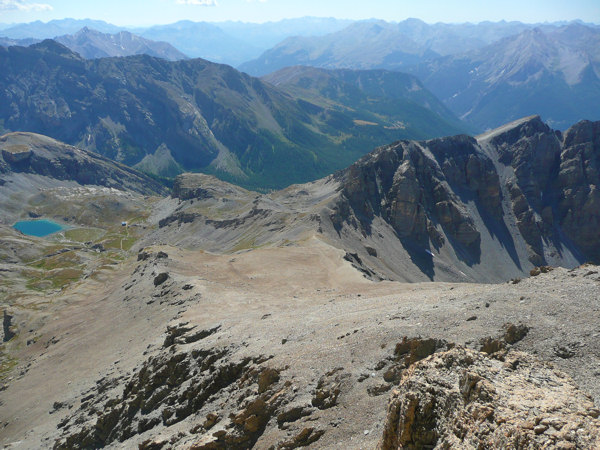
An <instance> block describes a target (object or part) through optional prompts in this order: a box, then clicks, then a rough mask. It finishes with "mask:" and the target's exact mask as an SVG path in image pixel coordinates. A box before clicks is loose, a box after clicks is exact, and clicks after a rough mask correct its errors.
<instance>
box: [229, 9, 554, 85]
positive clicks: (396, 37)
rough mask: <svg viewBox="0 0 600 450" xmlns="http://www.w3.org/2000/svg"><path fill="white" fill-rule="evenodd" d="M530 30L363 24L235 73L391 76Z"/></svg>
mask: <svg viewBox="0 0 600 450" xmlns="http://www.w3.org/2000/svg"><path fill="white" fill-rule="evenodd" d="M549 27H550V28H553V27H552V26H549ZM530 28H533V25H530V24H524V23H521V22H504V21H501V22H481V23H479V24H470V23H465V24H445V23H436V24H427V23H425V22H423V21H422V20H419V19H407V20H404V21H402V22H399V23H390V22H386V21H383V20H367V21H360V22H355V23H352V24H349V25H348V26H347V27H346V28H344V29H341V30H338V31H336V32H333V33H330V34H327V35H325V36H317V35H313V36H292V37H289V38H287V39H285V40H283V41H282V42H280V43H278V44H277V45H276V46H274V47H273V48H271V49H269V50H267V51H266V52H264V53H263V54H262V55H261V56H260V57H259V58H257V59H255V60H252V61H248V62H246V63H244V64H242V65H241V66H240V69H241V70H244V71H247V72H248V73H250V74H252V75H264V74H267V73H270V72H273V71H275V70H279V69H281V68H283V67H287V66H294V65H299V64H302V65H310V66H315V67H326V68H351V69H373V68H383V69H392V70H396V69H403V68H405V67H407V66H409V65H411V64H414V63H415V62H418V61H422V60H424V59H430V58H434V57H436V56H440V55H451V54H456V53H463V52H466V51H470V50H474V49H478V48H480V47H484V46H485V45H488V44H491V43H492V42H495V41H497V40H499V39H502V38H504V37H507V36H511V35H515V34H518V33H520V32H522V31H524V30H527V29H530Z"/></svg>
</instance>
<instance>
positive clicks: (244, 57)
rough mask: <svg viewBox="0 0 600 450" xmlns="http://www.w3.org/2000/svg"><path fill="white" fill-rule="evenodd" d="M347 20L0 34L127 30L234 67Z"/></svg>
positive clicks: (28, 29)
mask: <svg viewBox="0 0 600 450" xmlns="http://www.w3.org/2000/svg"><path fill="white" fill-rule="evenodd" d="M350 23H352V21H350V20H339V19H333V18H318V17H304V18H298V19H286V20H281V21H278V22H266V23H262V24H256V23H244V22H221V23H209V22H192V21H188V20H183V21H179V22H176V23H173V24H168V25H156V26H152V27H148V28H141V27H137V28H128V27H119V26H116V25H112V24H109V23H106V22H103V21H100V20H90V19H83V20H75V19H62V20H51V21H50V22H47V23H44V22H41V21H36V22H31V23H25V24H16V25H5V26H4V27H0V36H5V37H7V38H9V39H25V38H33V39H37V40H38V41H40V40H43V39H54V38H56V37H57V36H63V35H70V34H75V33H77V32H79V31H80V30H81V29H82V28H86V27H87V28H89V29H93V30H97V31H99V32H101V33H109V34H116V33H119V32H121V31H128V32H130V33H133V34H136V35H139V36H141V37H144V38H146V39H150V40H155V41H164V42H168V43H170V44H171V45H173V46H174V47H175V48H177V49H178V50H179V51H181V52H183V53H184V54H186V55H187V56H189V57H192V58H196V57H200V58H204V59H208V60H210V61H214V62H220V63H225V64H230V65H233V66H236V65H238V64H241V63H243V62H245V61H248V60H249V59H253V58H257V57H258V56H259V55H260V54H261V53H262V52H264V51H265V50H267V49H268V48H270V47H272V46H274V45H276V44H277V43H278V42H280V41H282V40H283V39H285V38H286V37H289V36H309V35H310V36H320V35H324V34H328V33H332V32H335V31H338V30H340V29H342V28H344V27H346V26H347V25H349V24H350ZM11 45H12V44H11Z"/></svg>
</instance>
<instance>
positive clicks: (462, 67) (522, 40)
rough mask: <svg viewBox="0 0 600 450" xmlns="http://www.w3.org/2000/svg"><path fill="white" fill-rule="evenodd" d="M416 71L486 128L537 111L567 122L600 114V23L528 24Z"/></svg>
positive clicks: (550, 120) (460, 112)
mask: <svg viewBox="0 0 600 450" xmlns="http://www.w3.org/2000/svg"><path fill="white" fill-rule="evenodd" d="M412 72H413V73H414V74H416V75H417V76H418V77H419V78H420V79H421V80H422V81H423V82H424V84H425V85H426V86H427V87H428V88H429V89H431V90H432V91H433V92H434V93H435V94H436V95H437V96H438V97H439V98H440V99H442V100H443V101H444V103H445V104H446V105H447V106H448V107H449V108H450V109H452V110H453V111H454V112H455V113H456V114H458V115H459V116H460V117H462V118H464V119H465V120H467V121H469V122H471V123H473V124H475V125H476V126H478V127H479V128H481V129H485V128H492V127H496V126H499V125H501V124H502V123H505V122H507V121H510V120H513V119H515V118H516V117H519V116H523V115H528V114H537V113H539V114H541V115H542V116H543V117H544V119H545V120H547V121H548V123H550V124H551V125H552V126H554V127H556V128H559V129H565V128H567V127H568V126H569V125H570V124H572V123H574V122H576V121H578V120H581V119H598V118H600V110H599V109H598V106H597V105H598V102H599V101H600V78H599V77H600V30H598V29H596V28H591V27H587V26H585V25H582V24H571V25H568V26H565V27H561V28H558V29H551V30H547V31H544V30H543V29H541V28H535V29H532V30H526V31H524V32H522V33H520V34H518V35H517V36H512V37H507V38H505V39H502V40H500V41H498V42H496V43H494V44H491V45H489V46H486V47H484V48H481V49H479V50H476V51H473V52H469V53H464V54H461V55H458V56H448V57H445V58H442V59H437V60H435V61H431V62H428V63H424V64H422V65H420V66H418V67H417V68H416V70H414V71H412Z"/></svg>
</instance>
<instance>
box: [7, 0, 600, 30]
mask: <svg viewBox="0 0 600 450" xmlns="http://www.w3.org/2000/svg"><path fill="white" fill-rule="evenodd" d="M303 16H317V17H338V18H348V19H367V18H373V17H375V18H380V19H385V20H389V21H400V20H404V19H406V18H408V17H417V18H419V19H422V20H424V21H425V22H429V23H433V22H480V21H483V20H491V21H498V20H502V19H504V20H520V21H522V22H530V23H531V22H546V21H547V22H553V21H559V20H573V19H582V20H584V21H585V22H594V23H600V0H502V1H499V0H103V1H96V0H0V23H15V22H32V21H34V20H42V21H44V22H47V21H49V20H52V19H63V18H66V17H72V18H76V19H84V18H91V19H99V20H105V21H107V22H110V23H114V24H116V25H149V24H158V23H171V22H176V21H178V20H182V19H188V20H194V21H211V22H213V21H216V22H218V21H225V20H241V21H244V22H266V21H275V20H280V19H283V18H286V17H303Z"/></svg>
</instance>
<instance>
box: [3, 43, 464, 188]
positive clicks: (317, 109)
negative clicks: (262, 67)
mask: <svg viewBox="0 0 600 450" xmlns="http://www.w3.org/2000/svg"><path fill="white" fill-rule="evenodd" d="M32 59H36V61H38V65H39V67H40V70H39V71H37V72H35V73H33V72H32V71H31V67H30V65H29V62H30V61H31V60H32ZM0 60H1V61H2V64H3V65H4V67H5V70H4V71H3V73H2V74H0V85H2V86H3V87H4V90H3V92H2V94H0V97H2V102H1V104H0V117H2V118H3V119H4V121H3V124H2V126H3V127H4V129H7V130H26V131H34V132H39V133H42V134H48V135H51V136H52V137H54V138H57V139H60V140H62V141H64V142H67V143H71V144H78V145H81V146H82V147H84V148H87V149H91V150H94V151H97V152H99V153H101V154H104V155H106V156H108V157H110V158H112V159H115V160H118V161H121V162H125V163H127V164H129V165H135V164H137V163H140V162H141V161H142V160H143V159H144V158H145V157H146V156H147V155H153V154H155V153H156V152H157V150H158V149H159V148H161V146H162V145H163V144H164V145H165V146H166V148H167V149H168V150H169V151H168V152H166V151H164V149H163V150H161V151H160V152H159V153H158V154H157V155H156V157H155V158H151V159H150V160H146V162H145V163H144V165H145V166H146V167H152V166H154V167H156V168H157V169H160V168H164V169H165V170H166V171H169V173H170V171H171V169H173V168H176V167H177V164H179V165H180V166H181V167H182V168H183V169H187V170H204V171H209V172H213V173H218V174H220V175H221V176H225V177H229V179H232V180H236V181H237V182H241V183H246V185H248V186H254V187H259V188H260V187H262V188H263V189H264V188H272V187H283V186H285V185H288V184H290V183H293V182H301V181H306V180H308V179H311V178H313V179H314V178H318V177H319V176H324V175H326V174H327V173H331V172H332V171H333V170H336V169H339V168H341V167H343V166H344V165H345V164H349V163H351V162H352V161H354V160H355V159H356V158H357V157H359V156H360V155H361V154H362V153H361V152H363V151H364V149H365V147H366V148H368V146H371V147H372V146H375V145H378V144H382V143H384V142H389V141H390V140H393V139H395V138H398V137H402V136H405V137H411V136H413V137H416V136H419V137H423V134H418V133H421V132H420V131H419V124H418V121H417V122H416V123H414V124H408V125H407V126H406V128H405V129H386V128H385V127H383V126H378V127H372V126H364V125H362V124H360V123H356V122H354V120H353V118H351V117H350V116H348V115H347V114H345V113H343V112H340V111H337V110H334V109H330V108H327V107H323V106H319V105H315V104H313V103H310V102H307V101H305V100H302V99H296V98H294V97H291V96H290V95H289V94H288V93H286V92H283V91H281V90H279V89H277V88H275V87H274V86H272V85H270V84H268V83H264V82H262V81H260V80H259V79H256V78H252V77H250V76H248V75H246V74H243V73H240V72H238V71H236V70H235V69H234V68H232V67H230V66H226V65H219V64H215V63H211V62H208V61H205V60H202V59H192V60H184V61H176V62H168V61H165V60H162V59H157V58H152V57H150V56H147V55H138V56H130V57H124V58H102V59H95V60H84V59H82V58H81V57H80V56H79V55H77V54H75V53H73V52H71V51H70V50H69V49H67V48H66V47H64V46H63V45H61V44H59V43H57V42H55V41H51V40H47V41H44V42H42V43H40V44H36V45H34V46H32V47H29V48H23V47H9V48H8V49H2V48H0ZM41 80H44V83H40V81H41ZM74 83H75V85H76V86H77V89H72V88H71V86H73V85H74ZM9 87H10V88H9ZM7 88H9V89H7ZM29 99H35V102H30V101H29ZM418 108H420V111H421V112H422V114H421V117H419V120H426V121H431V122H434V123H436V124H437V125H436V126H437V129H432V131H430V132H431V133H434V135H441V134H445V133H444V131H447V132H453V130H455V129H456V126H452V125H450V124H447V123H446V122H445V121H444V120H443V119H440V118H438V117H437V114H436V113H435V112H433V111H430V110H427V108H423V107H418ZM173 161H175V163H176V164H173ZM289 161H294V165H293V166H292V165H290V164H289ZM159 175H160V173H159Z"/></svg>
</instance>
